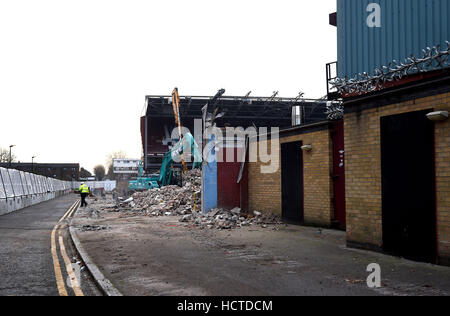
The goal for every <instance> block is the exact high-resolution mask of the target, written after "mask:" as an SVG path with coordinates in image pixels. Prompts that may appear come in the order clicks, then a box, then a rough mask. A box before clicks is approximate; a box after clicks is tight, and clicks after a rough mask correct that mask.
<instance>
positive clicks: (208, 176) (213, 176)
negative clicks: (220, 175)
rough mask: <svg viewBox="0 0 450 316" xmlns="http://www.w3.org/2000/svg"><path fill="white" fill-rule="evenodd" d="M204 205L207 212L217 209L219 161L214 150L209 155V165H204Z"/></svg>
mask: <svg viewBox="0 0 450 316" xmlns="http://www.w3.org/2000/svg"><path fill="white" fill-rule="evenodd" d="M210 144H211V143H210ZM208 146H209V145H208ZM203 203H204V211H205V212H209V211H210V210H212V209H213V208H217V161H216V159H215V151H214V149H212V150H211V152H210V154H209V155H208V163H207V164H203Z"/></svg>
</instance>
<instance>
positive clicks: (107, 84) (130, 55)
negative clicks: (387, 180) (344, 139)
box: [0, 0, 336, 170]
mask: <svg viewBox="0 0 450 316" xmlns="http://www.w3.org/2000/svg"><path fill="white" fill-rule="evenodd" d="M335 10H336V0H321V1H301V0H276V1H275V0H270V1H269V0H179V1H176V0H159V1H153V0H146V1H144V0H142V1H138V0H127V1H123V0H122V1H116V0H101V1H100V0H88V1H85V0H77V1H66V0H55V1H48V0H39V1H36V0H14V1H4V0H0V43H1V44H0V109H1V112H0V118H1V120H0V147H3V148H8V147H9V145H16V147H15V148H14V149H13V152H14V154H16V155H17V157H18V159H19V160H20V161H22V162H28V161H31V157H32V156H33V155H36V156H37V158H36V161H37V162H79V163H80V164H81V166H83V167H85V168H87V169H90V170H92V168H93V167H94V166H95V165H96V164H104V162H105V158H106V156H107V154H108V153H110V152H112V151H117V150H123V151H125V152H126V153H127V154H128V156H129V157H130V158H140V156H141V152H142V145H141V139H140V132H139V117H140V115H141V112H142V109H143V106H144V100H145V95H148V94H170V93H171V92H172V90H173V88H174V87H175V86H177V87H178V88H179V90H180V94H181V95H213V94H215V92H216V91H217V90H218V89H220V88H225V89H226V95H245V94H246V93H247V92H248V91H250V90H251V91H252V92H253V93H252V95H254V96H256V95H257V96H269V95H271V94H272V92H273V91H280V96H284V97H295V96H296V95H297V94H298V92H299V91H303V92H305V93H306V97H312V98H319V97H322V96H323V95H325V93H326V91H325V63H327V62H331V61H335V60H336V29H335V28H334V27H332V26H329V24H328V14H329V13H331V12H334V11H335Z"/></svg>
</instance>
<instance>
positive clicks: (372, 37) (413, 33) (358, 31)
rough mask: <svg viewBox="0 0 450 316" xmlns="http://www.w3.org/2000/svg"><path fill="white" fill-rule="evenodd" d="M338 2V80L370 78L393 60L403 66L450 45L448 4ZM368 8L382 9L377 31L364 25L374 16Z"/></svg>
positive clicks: (425, 0) (435, 0) (428, 0)
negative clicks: (428, 50)
mask: <svg viewBox="0 0 450 316" xmlns="http://www.w3.org/2000/svg"><path fill="white" fill-rule="evenodd" d="M337 2H338V6H337V8H338V67H339V69H338V75H339V77H345V76H348V77H353V76H354V75H356V74H359V73H363V72H367V73H369V74H373V73H374V70H375V68H377V67H381V66H383V65H387V64H388V63H389V62H392V61H393V60H397V61H399V62H402V61H404V59H405V58H407V57H409V56H411V55H412V54H413V55H414V56H416V57H422V56H423V54H422V49H425V48H426V47H432V46H435V45H441V46H443V47H446V43H445V42H446V41H450V22H449V16H450V3H449V2H450V1H449V0H337ZM371 4H377V5H379V7H380V9H381V10H380V15H379V17H380V22H381V25H380V26H379V27H378V26H374V27H369V25H368V23H367V19H368V17H369V15H370V14H371V13H373V12H374V11H371V12H368V11H367V10H368V7H369V5H371ZM372 10H373V9H372ZM376 11H378V10H376ZM375 20H377V19H375ZM375 20H372V21H375ZM372 26H373V25H372Z"/></svg>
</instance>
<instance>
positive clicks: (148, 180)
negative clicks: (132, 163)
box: [128, 133, 202, 191]
mask: <svg viewBox="0 0 450 316" xmlns="http://www.w3.org/2000/svg"><path fill="white" fill-rule="evenodd" d="M188 149H190V154H191V156H192V158H193V163H192V169H197V168H201V166H202V153H201V151H200V148H199V146H198V145H197V143H196V142H195V139H194V136H192V134H191V133H186V134H185V135H183V136H182V138H181V139H180V141H178V143H176V144H175V146H173V148H172V149H171V150H170V151H168V152H167V153H166V154H165V155H164V159H163V161H162V164H161V169H160V170H159V175H154V176H144V167H143V164H142V162H140V165H139V174H138V178H137V179H136V180H131V181H130V182H129V186H128V187H129V189H130V190H132V191H145V190H151V189H156V188H161V187H164V186H166V185H180V186H181V176H182V170H181V169H177V168H174V162H175V161H177V162H180V161H183V162H184V161H185V158H186V156H187V154H188ZM183 165H184V164H183Z"/></svg>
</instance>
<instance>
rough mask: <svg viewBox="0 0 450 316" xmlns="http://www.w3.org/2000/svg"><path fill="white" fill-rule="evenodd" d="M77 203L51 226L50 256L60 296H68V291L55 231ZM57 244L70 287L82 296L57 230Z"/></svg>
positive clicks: (74, 208)
mask: <svg viewBox="0 0 450 316" xmlns="http://www.w3.org/2000/svg"><path fill="white" fill-rule="evenodd" d="M78 203H79V201H77V202H75V203H74V204H73V205H72V206H71V207H70V208H69V210H68V211H67V212H66V213H65V214H64V216H63V217H62V218H61V219H60V220H59V222H58V224H56V225H55V227H54V228H53V231H52V236H51V252H52V258H53V268H54V270H55V277H56V285H57V287H58V293H59V295H60V296H68V293H67V290H66V287H65V284H64V279H63V275H62V271H61V266H60V264H59V256H58V252H57V248H56V232H57V230H58V228H59V227H60V223H61V222H62V221H63V220H65V219H66V218H68V217H70V216H71V215H72V214H73V212H74V211H75V210H76V208H77V206H78ZM59 246H60V252H61V254H62V257H63V259H64V262H65V264H66V270H67V274H68V275H69V278H70V282H71V285H72V288H73V290H74V292H75V295H77V296H83V292H82V291H81V288H80V286H79V283H78V280H77V278H76V276H75V273H74V271H73V268H72V264H71V262H70V259H69V257H68V256H67V252H66V248H65V247H64V242H63V239H62V235H61V231H59Z"/></svg>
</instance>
